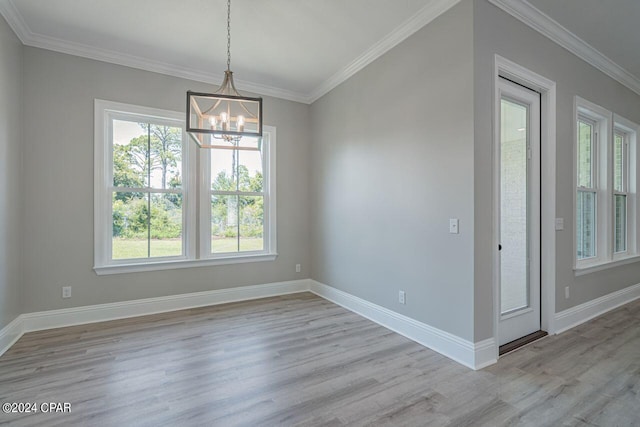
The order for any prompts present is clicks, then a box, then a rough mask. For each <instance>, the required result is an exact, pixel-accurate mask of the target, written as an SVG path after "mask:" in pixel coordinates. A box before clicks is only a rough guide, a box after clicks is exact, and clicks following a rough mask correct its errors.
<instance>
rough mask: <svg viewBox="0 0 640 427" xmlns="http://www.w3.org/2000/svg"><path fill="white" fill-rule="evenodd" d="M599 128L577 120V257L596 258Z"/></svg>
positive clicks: (593, 124)
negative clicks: (596, 129)
mask: <svg viewBox="0 0 640 427" xmlns="http://www.w3.org/2000/svg"><path fill="white" fill-rule="evenodd" d="M595 127H596V124H595V122H594V121H592V120H589V119H587V118H586V117H583V116H580V117H578V199H577V202H576V210H577V214H576V231H577V245H576V246H577V250H578V252H577V256H578V259H579V260H582V259H586V258H594V257H595V256H596V199H597V196H598V192H597V184H596V174H595V171H596V165H595V160H596V157H597V156H596V136H597V133H596V131H595Z"/></svg>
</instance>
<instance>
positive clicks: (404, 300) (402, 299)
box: [398, 291, 407, 304]
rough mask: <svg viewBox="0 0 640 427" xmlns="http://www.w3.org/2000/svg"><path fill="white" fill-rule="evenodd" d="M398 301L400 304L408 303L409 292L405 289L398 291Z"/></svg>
mask: <svg viewBox="0 0 640 427" xmlns="http://www.w3.org/2000/svg"><path fill="white" fill-rule="evenodd" d="M398 302H399V303H400V304H406V303H407V294H405V293H404V291H400V292H398Z"/></svg>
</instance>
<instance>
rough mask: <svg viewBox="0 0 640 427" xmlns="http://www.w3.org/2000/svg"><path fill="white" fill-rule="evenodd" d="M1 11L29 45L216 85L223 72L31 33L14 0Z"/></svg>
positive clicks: (268, 89) (290, 96) (260, 87)
mask: <svg viewBox="0 0 640 427" xmlns="http://www.w3.org/2000/svg"><path fill="white" fill-rule="evenodd" d="M0 14H2V16H4V18H5V20H6V21H7V23H8V24H9V26H10V27H11V29H12V30H13V32H14V33H15V34H16V36H17V37H18V38H19V39H20V41H21V42H22V44H24V45H26V46H31V47H37V48H41V49H46V50H51V51H54V52H60V53H66V54H69V55H74V56H79V57H82V58H88V59H94V60H97V61H102V62H108V63H111V64H117V65H124V66H126V67H131V68H136V69H139V70H145V71H151V72H154V73H159V74H165V75H169V76H173V77H179V78H183V79H188V80H194V81H198V82H203V83H209V84H214V85H219V84H220V83H221V82H222V80H223V78H224V76H223V75H222V74H215V73H210V72H207V71H203V70H198V69H193V68H188V67H182V66H179V65H175V64H170V63H168V62H162V61H157V60H154V59H150V58H144V57H141V56H136V55H129V54H126V53H122V52H118V51H113V50H109V49H101V48H97V47H93V46H89V45H86V44H82V43H75V42H71V41H68V40H62V39H59V38H55V37H50V36H45V35H42V34H38V33H34V32H33V31H31V29H30V28H29V26H28V25H27V24H26V22H25V20H24V18H23V17H22V15H21V14H20V12H19V11H18V9H17V8H16V6H15V4H14V2H13V0H0ZM235 82H236V86H237V87H238V88H240V89H242V90H243V91H248V92H254V93H257V94H260V95H264V96H272V97H275V98H282V99H287V100H290V101H295V102H302V103H306V104H308V103H309V96H308V94H305V93H301V92H296V91H292V90H287V89H282V88H279V87H275V86H269V85H264V84H260V83H255V82H250V81H246V80H241V79H236V80H235Z"/></svg>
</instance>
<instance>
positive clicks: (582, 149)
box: [578, 120, 594, 188]
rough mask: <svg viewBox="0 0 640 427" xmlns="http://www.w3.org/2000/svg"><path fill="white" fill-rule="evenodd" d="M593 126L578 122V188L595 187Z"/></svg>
mask: <svg viewBox="0 0 640 427" xmlns="http://www.w3.org/2000/svg"><path fill="white" fill-rule="evenodd" d="M592 136H593V126H592V125H591V124H589V123H585V122H583V121H580V120H579V121H578V186H579V187H588V188H592V187H593V183H592V181H593V179H592V178H593V174H592V170H593V149H594V147H593V141H592Z"/></svg>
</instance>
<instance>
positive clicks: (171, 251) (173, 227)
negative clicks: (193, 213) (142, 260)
mask: <svg viewBox="0 0 640 427" xmlns="http://www.w3.org/2000/svg"><path fill="white" fill-rule="evenodd" d="M182 234H183V231H182V194H167V193H164V194H152V195H151V240H150V241H149V248H150V252H149V256H150V257H167V256H181V255H183V251H182Z"/></svg>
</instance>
